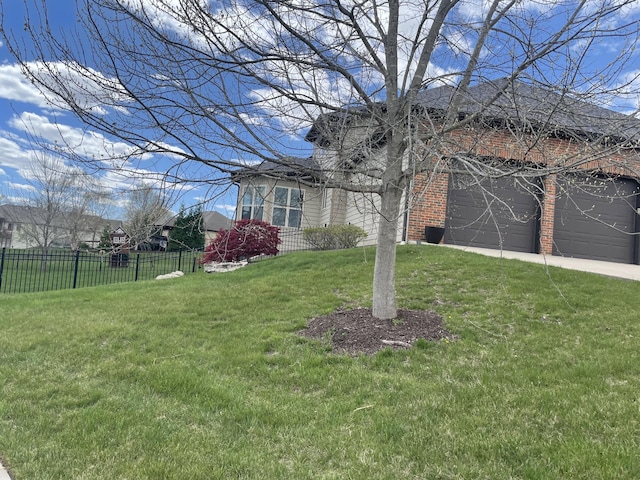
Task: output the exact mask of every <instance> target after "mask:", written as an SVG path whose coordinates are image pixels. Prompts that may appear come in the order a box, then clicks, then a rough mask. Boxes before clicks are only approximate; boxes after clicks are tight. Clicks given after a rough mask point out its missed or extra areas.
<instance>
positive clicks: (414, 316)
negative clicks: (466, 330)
mask: <svg viewBox="0 0 640 480" xmlns="http://www.w3.org/2000/svg"><path fill="white" fill-rule="evenodd" d="M298 333H299V334H300V335H303V336H306V337H310V338H318V339H321V338H326V337H329V338H330V339H331V344H332V347H333V352H334V353H346V354H348V355H358V354H366V355H373V354H374V353H376V352H377V351H379V350H382V349H384V348H393V349H402V348H411V347H412V346H413V344H414V343H415V342H416V340H418V339H419V338H423V339H425V340H431V341H436V340H443V339H449V340H453V339H454V336H453V335H452V334H451V333H449V332H448V331H447V330H446V329H445V328H444V326H443V322H442V317H441V316H440V315H438V314H437V313H435V312H430V311H422V310H398V317H397V318H396V319H394V320H379V319H377V318H374V317H373V316H372V314H371V309H368V308H356V309H353V310H339V311H336V312H334V313H332V314H330V315H326V316H323V317H317V318H312V319H311V320H310V321H309V324H308V325H307V328H305V329H303V330H301V331H300V332H298Z"/></svg>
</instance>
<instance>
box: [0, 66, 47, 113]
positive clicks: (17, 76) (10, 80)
mask: <svg viewBox="0 0 640 480" xmlns="http://www.w3.org/2000/svg"><path fill="white" fill-rule="evenodd" d="M0 85H2V88H0V98H2V99H5V100H11V101H18V102H24V103H30V104H32V105H36V106H38V107H41V108H51V107H52V105H51V102H49V101H48V100H47V99H46V98H45V97H44V96H43V95H42V94H41V93H40V92H39V91H38V89H37V88H36V87H35V86H34V85H33V84H32V83H31V82H30V81H29V80H27V78H26V77H25V76H24V75H23V74H22V71H21V70H20V67H19V66H18V65H16V64H4V65H0Z"/></svg>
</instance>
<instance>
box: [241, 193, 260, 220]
mask: <svg viewBox="0 0 640 480" xmlns="http://www.w3.org/2000/svg"><path fill="white" fill-rule="evenodd" d="M264 190H265V187H263V186H259V187H254V186H251V185H249V186H248V187H247V189H246V190H245V191H244V195H243V196H242V219H243V220H250V219H255V220H262V214H263V213H264Z"/></svg>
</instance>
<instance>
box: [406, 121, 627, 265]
mask: <svg viewBox="0 0 640 480" xmlns="http://www.w3.org/2000/svg"><path fill="white" fill-rule="evenodd" d="M448 140H449V141H448V142H446V147H445V148H446V150H445V149H443V152H442V156H443V157H452V156H453V155H455V154H456V153H460V154H462V153H464V154H467V155H468V154H471V155H475V156H478V157H488V158H499V159H504V160H505V161H509V160H511V161H517V162H525V163H530V164H537V165H546V166H549V167H557V170H558V171H579V170H592V171H593V170H595V171H599V172H602V173H606V174H612V175H620V176H625V177H630V178H636V179H638V178H640V149H626V150H622V149H618V150H617V151H616V150H614V148H613V147H612V148H610V149H607V148H606V147H603V146H601V145H595V144H592V143H589V142H586V141H579V140H576V139H559V138H539V137H534V136H526V135H520V136H519V137H516V136H514V135H510V134H509V133H508V132H506V131H504V130H498V129H495V130H487V129H482V130H481V129H477V128H468V129H464V130H460V131H456V132H453V133H451V134H450V136H449V139H448ZM448 180H449V174H448V173H435V174H434V173H432V172H427V173H423V174H419V175H418V176H417V177H416V179H415V181H414V187H413V191H412V198H411V200H410V211H409V219H408V231H407V239H408V240H409V241H416V240H424V227H425V226H427V225H431V226H439V227H443V226H444V224H445V218H446V213H447V194H448ZM543 186H544V198H542V199H541V200H542V208H541V218H540V251H541V253H545V254H551V253H552V250H553V223H554V212H555V198H556V174H549V175H547V176H546V177H544V178H543Z"/></svg>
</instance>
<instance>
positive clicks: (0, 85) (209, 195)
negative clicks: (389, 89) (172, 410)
mask: <svg viewBox="0 0 640 480" xmlns="http://www.w3.org/2000/svg"><path fill="white" fill-rule="evenodd" d="M0 1H3V6H2V9H3V12H4V15H5V18H4V27H5V28H6V29H13V30H14V32H15V34H16V35H20V34H21V32H22V30H23V25H24V13H23V7H22V5H23V1H22V0H0ZM27 1H28V2H32V1H34V0H27ZM136 1H139V2H143V3H144V2H148V3H149V0H136ZM172 1H175V2H179V0H172ZM567 1H569V0H567ZM593 1H594V3H595V0H593ZM47 3H48V6H49V15H50V17H49V20H50V21H51V22H52V24H53V25H54V26H61V27H64V26H66V25H69V26H70V27H73V26H76V22H77V21H76V19H75V1H74V0H47ZM521 3H522V5H523V7H522V8H525V9H530V10H531V11H537V10H540V11H542V10H546V12H547V13H549V11H553V9H554V8H556V7H555V5H556V4H559V3H562V2H557V1H554V0H536V1H534V0H523V1H522V2H521ZM486 5H487V2H486V1H484V0H464V2H462V4H461V6H460V7H459V13H460V14H461V15H464V16H466V18H470V19H473V18H476V17H477V16H480V17H481V13H480V14H478V12H481V10H482V9H484V8H486ZM634 5H635V6H633V5H632V6H631V7H628V8H625V9H624V10H623V11H621V12H620V15H619V18H612V19H610V21H611V22H613V25H617V24H618V22H619V24H621V25H622V24H624V23H625V22H629V21H632V22H633V21H635V22H637V21H638V16H639V15H640V1H637V2H635V4H634ZM549 18H552V16H549ZM558 18H560V17H558ZM559 21H560V20H559ZM240 22H242V20H240ZM412 23H415V19H414V18H412V17H410V16H407V17H406V19H405V24H403V26H407V27H408V28H411V25H412ZM259 26H260V27H264V31H263V33H262V35H265V36H268V35H269V33H270V32H269V31H268V25H267V24H259ZM181 27H183V26H180V25H178V26H177V27H176V28H181ZM248 33H250V32H248ZM456 33H459V32H455V31H451V32H450V36H449V38H448V40H449V42H450V44H449V45H448V47H449V50H447V49H446V48H444V49H443V51H442V53H443V54H442V56H441V58H442V60H440V57H438V58H437V59H436V61H434V63H433V64H430V65H429V68H430V71H429V74H432V75H434V76H437V75H439V74H442V73H443V72H447V70H448V69H451V68H454V67H453V63H451V62H452V59H453V61H454V62H455V59H456V58H463V60H464V58H465V55H464V51H465V50H467V51H468V50H470V49H472V48H473V43H472V42H469V38H473V37H467V38H465V37H464V35H463V33H464V32H462V33H460V36H459V37H456V36H455V35H454V34H456ZM541 34H544V32H541ZM410 36H411V35H407V37H410ZM625 41H626V39H625V38H614V37H610V38H608V39H606V40H605V41H602V42H598V44H596V45H594V46H593V53H594V55H592V56H590V57H589V58H588V59H587V61H586V62H585V65H586V66H588V67H589V68H591V69H592V70H597V69H598V68H600V67H601V66H602V67H604V66H605V65H606V64H607V62H609V61H611V60H613V59H615V52H616V50H619V47H620V45H622V44H624V43H625ZM456 42H457V43H456ZM356 46H357V45H356ZM572 48H576V49H578V50H579V49H580V48H581V47H580V45H579V44H576V45H573V46H572ZM460 52H463V54H461V53H460ZM495 59H496V60H497V62H498V63H501V62H502V57H500V56H499V55H498V54H495ZM507 60H508V59H507ZM438 61H439V62H440V64H437V62H438ZM506 63H508V62H506ZM491 67H492V68H494V67H495V68H494V70H495V72H497V73H496V75H498V74H500V73H502V74H504V72H505V71H506V70H508V68H509V65H506V64H505V65H504V66H503V65H498V64H495V65H492V66H491ZM616 67H617V72H616V78H612V79H611V82H612V83H613V85H612V86H621V88H620V91H619V93H620V94H619V95H618V96H617V97H615V98H613V97H611V96H609V97H607V98H604V97H602V96H601V97H598V96H597V93H596V94H594V97H593V98H594V99H596V100H598V101H599V103H601V104H603V105H605V106H607V105H608V106H613V105H615V108H616V109H618V110H621V111H625V112H636V111H637V109H638V106H639V105H640V101H639V100H638V99H639V98H640V96H639V95H638V94H637V93H636V92H640V83H639V82H638V80H637V78H638V73H639V72H640V57H638V54H636V53H632V54H631V55H630V56H629V57H628V58H626V61H625V62H624V64H621V65H616ZM502 68H504V70H501V69H502ZM558 70H559V71H561V70H562V68H559V69H558ZM288 73H289V74H291V71H289V72H288ZM297 73H300V75H299V77H300V86H301V88H304V87H306V86H308V83H307V81H306V80H307V79H306V78H303V77H304V75H303V74H302V73H301V72H297ZM321 73H322V72H320V73H316V72H314V73H313V74H312V75H313V76H314V80H317V83H314V87H316V86H318V85H319V86H320V88H319V90H321V91H322V94H326V96H327V98H330V101H331V103H335V104H337V105H344V104H347V103H349V95H350V92H349V89H348V88H342V87H343V86H341V85H340V84H336V83H335V81H334V79H331V78H323V77H321V76H320V75H321ZM549 73H551V74H552V73H553V72H549ZM304 74H308V72H304ZM543 74H546V72H543ZM294 76H295V75H290V76H289V80H291V77H294ZM316 76H317V77H316ZM374 81H375V78H374ZM346 87H348V85H347V86H346ZM587 88H588V86H587ZM253 94H254V98H260V99H263V100H264V99H266V103H268V100H269V97H270V92H269V91H264V90H257V89H256V90H255V91H254V92H253ZM271 106H272V107H274V106H276V104H275V103H272V104H271ZM277 107H279V108H280V111H284V110H287V111H288V112H291V111H294V109H293V108H292V107H291V105H282V104H279V105H277ZM276 110H277V109H276ZM271 113H273V112H271ZM311 113H312V114H313V113H317V112H314V111H312V112H311ZM289 118H291V116H290V117H289ZM300 118H302V116H300ZM249 123H250V122H249ZM282 123H285V120H283V121H282ZM295 129H298V131H297V132H294V133H296V134H298V139H299V138H300V134H301V132H302V131H301V130H300V126H299V125H293V126H291V130H292V131H293V130H295ZM29 133H31V134H33V135H35V136H38V137H41V138H43V139H45V140H46V141H48V142H56V140H58V139H59V138H60V137H61V135H64V138H65V140H66V142H69V143H72V144H75V145H80V144H81V145H82V148H83V149H84V153H85V155H88V156H93V157H95V158H101V156H103V154H104V150H105V148H106V149H108V150H109V151H110V152H115V153H116V154H121V155H123V156H124V155H126V154H127V152H129V151H130V147H129V146H128V145H126V144H124V143H122V142H119V141H116V140H113V139H110V138H106V137H104V136H103V135H101V134H99V133H97V132H92V131H86V130H84V129H83V128H82V125H81V124H80V123H79V122H78V121H77V120H76V119H75V117H74V116H73V115H72V114H71V113H70V112H69V111H67V110H65V109H63V108H58V107H56V106H55V105H52V104H51V103H50V102H49V101H47V99H46V98H44V97H43V96H42V95H41V94H40V93H39V92H38V91H37V89H35V88H34V87H33V86H32V85H31V84H30V82H29V81H27V79H26V78H25V77H24V76H23V75H22V74H21V72H20V69H19V67H18V65H17V64H16V62H15V60H14V59H13V58H12V57H11V56H10V54H9V52H8V50H7V48H6V46H5V45H0V194H3V195H4V196H5V197H7V198H8V199H9V200H10V199H11V197H12V195H14V194H15V193H16V192H19V191H20V190H21V189H22V188H23V187H22V185H24V176H25V175H26V170H25V167H26V166H27V165H28V163H29V161H30V159H31V158H32V156H33V154H34V151H35V150H37V146H36V145H34V144H33V143H32V142H30V141H29ZM302 134H303V133H302ZM294 136H295V135H293V136H291V137H287V136H283V137H282V138H285V141H288V140H289V139H290V138H294ZM269 139H270V140H272V141H274V142H275V141H276V140H275V139H274V138H273V137H269ZM284 143H285V142H284V141H283V144H284ZM297 145H298V146H299V147H301V149H300V150H299V152H300V153H299V155H304V154H308V153H309V149H310V146H309V145H308V144H304V142H299V143H298V144H297ZM231 150H232V149H230V153H229V154H230V155H233V152H232V151H231ZM296 153H297V152H296ZM170 161H171V159H170V158H166V157H161V156H159V155H152V154H146V155H145V156H142V157H141V158H139V159H138V160H137V162H136V163H135V165H132V166H131V168H128V169H127V171H126V172H125V173H124V174H118V173H117V172H115V171H112V172H101V173H100V178H101V180H102V181H103V183H104V184H105V185H107V186H109V187H110V188H113V189H114V190H121V191H122V190H124V191H126V189H127V188H129V187H130V186H131V184H132V182H133V181H134V180H136V179H137V180H145V181H148V182H155V181H158V172H159V171H162V169H163V168H166V166H167V164H168V162H170ZM192 172H193V176H194V177H201V178H202V177H206V176H207V175H209V174H210V173H209V172H208V171H207V169H206V167H204V166H202V165H201V166H200V167H199V170H198V171H196V169H195V167H194V170H193V171H192ZM199 201H209V203H207V204H205V206H204V208H205V209H206V210H218V211H220V212H221V213H223V214H226V215H229V216H231V215H232V214H233V213H232V209H233V207H234V206H235V201H236V190H235V188H230V189H229V190H228V191H222V190H220V189H212V188H211V187H209V188H208V187H207V186H204V185H195V184H192V185H189V184H186V185H183V186H182V187H181V188H180V189H179V191H178V193H177V195H176V196H175V203H176V204H175V208H176V209H177V208H178V206H179V205H180V203H185V204H186V205H191V204H194V203H196V202H199ZM115 211H116V209H115V207H114V212H115ZM112 216H116V215H112Z"/></svg>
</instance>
